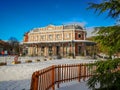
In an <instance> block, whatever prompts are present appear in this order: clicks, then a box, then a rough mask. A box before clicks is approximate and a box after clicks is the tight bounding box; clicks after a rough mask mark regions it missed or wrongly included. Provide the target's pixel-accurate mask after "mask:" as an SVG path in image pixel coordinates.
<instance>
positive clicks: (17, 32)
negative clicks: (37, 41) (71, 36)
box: [0, 0, 115, 41]
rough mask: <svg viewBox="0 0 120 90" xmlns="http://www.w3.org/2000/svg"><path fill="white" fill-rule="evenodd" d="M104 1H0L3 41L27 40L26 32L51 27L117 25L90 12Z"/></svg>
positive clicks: (0, 23)
mask: <svg viewBox="0 0 120 90" xmlns="http://www.w3.org/2000/svg"><path fill="white" fill-rule="evenodd" d="M100 1H101V0H0V39H2V40H8V39H9V38H10V37H16V38H17V39H18V40H19V41H22V40H23V35H24V33H25V32H27V31H30V30H31V29H33V28H37V27H44V26H47V25H49V24H54V25H61V24H69V23H81V24H84V25H85V27H86V28H91V27H96V26H109V25H114V23H115V20H114V19H111V18H106V16H107V13H104V14H101V15H99V16H98V14H97V13H96V14H95V13H94V10H87V9H86V8H87V7H88V3H89V2H96V3H99V2H100Z"/></svg>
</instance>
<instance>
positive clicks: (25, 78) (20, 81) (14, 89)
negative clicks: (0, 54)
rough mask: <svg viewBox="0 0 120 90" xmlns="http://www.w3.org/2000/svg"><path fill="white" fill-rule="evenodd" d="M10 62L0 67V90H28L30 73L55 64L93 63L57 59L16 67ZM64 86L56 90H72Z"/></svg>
mask: <svg viewBox="0 0 120 90" xmlns="http://www.w3.org/2000/svg"><path fill="white" fill-rule="evenodd" d="M10 61H11V60H7V62H8V65H7V66H0V90H29V89H30V83H31V76H32V73H33V72H35V71H36V70H40V69H43V68H45V67H48V66H51V65H55V64H73V63H88V62H93V61H94V60H70V59H69V60H68V59H59V60H49V61H42V62H32V63H24V62H22V63H21V64H17V65H13V64H11V63H10ZM21 61H22V59H21ZM74 84H75V83H74ZM74 84H73V85H72V86H71V85H69V86H71V87H73V86H76V85H77V84H78V83H76V84H75V85H74ZM82 84H84V83H82ZM82 84H80V85H82ZM65 85H66V84H64V85H61V86H62V87H61V88H60V89H57V90H73V89H72V88H71V87H70V88H71V89H70V88H69V87H66V86H68V85H66V86H65ZM84 85H85V84H84ZM64 86H65V87H64ZM82 86H83V85H82ZM67 88H68V89H67ZM73 88H75V87H73ZM77 88H78V87H77ZM80 88H81V87H80ZM75 90H78V89H75ZM81 90H84V89H81ZM85 90H87V89H85Z"/></svg>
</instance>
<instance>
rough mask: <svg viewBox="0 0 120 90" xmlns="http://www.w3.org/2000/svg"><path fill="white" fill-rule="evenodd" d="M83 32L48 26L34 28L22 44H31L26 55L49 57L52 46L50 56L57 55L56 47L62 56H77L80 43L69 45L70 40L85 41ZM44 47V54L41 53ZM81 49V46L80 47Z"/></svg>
mask: <svg viewBox="0 0 120 90" xmlns="http://www.w3.org/2000/svg"><path fill="white" fill-rule="evenodd" d="M85 33H86V32H85V31H84V30H82V29H72V28H69V29H64V28H63V26H54V25H49V26H47V27H43V28H36V29H33V30H32V31H30V32H29V33H28V34H26V36H25V37H24V42H28V43H30V44H33V46H29V49H28V55H32V54H37V55H44V56H48V55H49V47H50V46H52V55H56V54H57V47H59V53H60V55H62V56H67V55H68V54H69V53H74V54H75V55H79V54H78V52H79V51H78V46H80V45H81V43H74V45H73V44H72V43H71V41H72V40H85V38H86V36H85ZM42 47H44V52H43V51H42ZM81 47H82V45H81Z"/></svg>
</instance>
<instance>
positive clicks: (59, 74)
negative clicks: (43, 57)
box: [57, 65, 61, 88]
mask: <svg viewBox="0 0 120 90" xmlns="http://www.w3.org/2000/svg"><path fill="white" fill-rule="evenodd" d="M57 68H58V73H57V74H58V83H57V88H59V87H60V77H61V70H60V69H61V66H60V65H58V66H57Z"/></svg>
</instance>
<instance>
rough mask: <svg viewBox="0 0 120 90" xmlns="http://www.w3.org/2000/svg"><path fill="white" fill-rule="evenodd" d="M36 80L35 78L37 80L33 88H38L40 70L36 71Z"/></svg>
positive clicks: (35, 89) (36, 89)
mask: <svg viewBox="0 0 120 90" xmlns="http://www.w3.org/2000/svg"><path fill="white" fill-rule="evenodd" d="M34 78H35V79H34V80H35V82H34V89H33V90H38V79H39V72H38V71H37V72H35V76H34Z"/></svg>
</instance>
